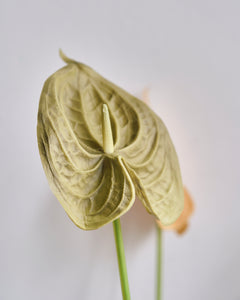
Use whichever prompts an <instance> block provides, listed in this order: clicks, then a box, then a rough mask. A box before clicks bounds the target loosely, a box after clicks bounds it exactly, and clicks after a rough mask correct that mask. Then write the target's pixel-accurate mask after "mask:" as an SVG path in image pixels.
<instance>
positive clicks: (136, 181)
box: [37, 53, 184, 230]
mask: <svg viewBox="0 0 240 300" xmlns="http://www.w3.org/2000/svg"><path fill="white" fill-rule="evenodd" d="M61 57H62V58H63V60H64V61H65V62H66V63H67V66H65V67H63V68H62V69H60V70H58V71H57V72H56V73H54V74H53V75H52V76H50V77H49V78H48V79H47V80H46V82H45V84H44V87H43V90H42V94H41V98H40V103H39V112H38V126H37V135H38V145H39V152H40V156H41V160H42V164H43V167H44V170H45V173H46V176H47V178H48V181H49V184H50V187H51V189H52V191H53V192H54V194H55V196H56V197H57V198H58V200H59V201H60V203H61V204H62V206H63V207H64V209H65V211H66V212H67V214H68V215H69V217H70V218H71V219H72V220H73V222H74V223H75V224H76V225H77V226H79V227H80V228H82V229H85V230H90V229H97V228H98V227H100V226H102V225H104V224H106V223H109V222H111V221H113V220H115V219H117V218H119V217H120V216H121V215H123V214H124V213H126V212H127V211H128V210H129V209H130V208H131V206H132V205H133V203H134V201H135V196H137V197H138V199H140V200H141V201H142V203H143V204H144V206H145V207H146V209H147V210H148V212H149V213H151V214H154V215H155V216H156V217H157V218H158V219H160V220H161V222H162V223H163V224H164V225H169V224H171V223H173V222H174V221H175V220H176V219H177V218H178V217H179V215H180V214H181V212H182V209H183V205H184V201H183V186H182V180H181V174H180V169H179V163H178V159H177V155H176V152H175V149H174V146H173V144H172V142H171V139H170V137H169V134H168V132H167V129H166V127H165V126H164V124H163V122H162V121H161V120H160V118H159V117H158V116H157V115H156V114H155V113H154V112H153V111H152V110H151V109H150V108H149V107H148V106H147V105H146V104H145V103H143V102H142V101H140V100H138V99H137V98H135V97H133V96H132V95H130V94H128V93H127V92H125V91H124V90H122V89H121V88H119V87H117V86H115V85H114V84H113V83H111V82H109V81H108V80H106V79H104V78H103V77H102V76H100V75H99V74H98V73H96V72H95V71H94V70H92V69H91V68H90V67H88V66H86V65H84V64H81V63H78V62H76V61H73V60H70V59H68V58H67V57H66V56H65V55H64V54H63V53H61ZM103 104H107V106H103ZM107 108H108V109H107ZM106 109H107V110H109V114H110V119H109V120H108V121H109V122H108V121H106V122H108V126H111V134H112V138H113V145H110V146H109V142H107V145H108V146H109V147H110V148H109V149H108V150H106V145H104V138H103V130H105V129H104V128H103V127H104V122H102V120H103V118H104V117H106V115H105V114H106ZM102 124H103V125H102ZM106 124H107V123H106ZM109 124H110V125H109ZM105 141H106V139H105ZM108 146H107V147H108ZM104 149H105V151H104Z"/></svg>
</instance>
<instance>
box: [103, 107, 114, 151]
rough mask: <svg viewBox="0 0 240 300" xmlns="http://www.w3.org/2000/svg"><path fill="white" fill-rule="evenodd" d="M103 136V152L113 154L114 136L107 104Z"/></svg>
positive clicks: (104, 112) (104, 109)
mask: <svg viewBox="0 0 240 300" xmlns="http://www.w3.org/2000/svg"><path fill="white" fill-rule="evenodd" d="M102 135H103V151H104V152H105V153H108V154H111V153H113V150H114V148H113V136H112V128H111V122H110V117H109V111H108V107H107V104H103V120H102Z"/></svg>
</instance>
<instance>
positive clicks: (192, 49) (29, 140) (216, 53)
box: [0, 0, 240, 300]
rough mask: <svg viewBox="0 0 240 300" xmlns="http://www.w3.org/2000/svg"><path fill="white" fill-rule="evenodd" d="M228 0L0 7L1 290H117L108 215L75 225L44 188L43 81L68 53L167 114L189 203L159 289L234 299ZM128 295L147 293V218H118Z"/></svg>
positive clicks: (11, 293) (232, 66)
mask: <svg viewBox="0 0 240 300" xmlns="http://www.w3.org/2000/svg"><path fill="white" fill-rule="evenodd" d="M239 15H240V2H239V1H237V0H236V1H233V0H230V1H219V0H218V1H217V0H216V1H211V0H210V1H209V0H204V1H190V0H189V1H187V0H183V1H178V0H175V1H174V0H170V1H153V0H151V1H137V0H136V1H130V0H128V1H127V0H122V1H107V0H100V1H98V0H95V1H86V0H84V1H83V0H78V1H72V0H70V1H46V0H41V1H10V0H9V1H7V0H3V1H1V4H0V33H1V35H0V36H1V48H0V54H1V55H0V76H1V78H0V82H1V85H0V86H1V87H0V89H1V94H0V95H1V107H0V139H1V162H0V164H1V180H0V182H1V206H0V207H1V211H0V241H1V245H0V299H1V300H2V299H3V300H5V299H11V300H12V299H18V300H20V299H24V300H26V299H27V300H28V299H31V300H32V299H34V300H42V299H44V300H50V299H51V300H52V299H58V300H63V299H64V300H65V299H67V300H79V299H83V300H85V299H86V300H94V299H104V300H105V299H106V300H107V299H109V300H110V299H116V300H120V299H121V290H120V284H119V276H118V268H117V261H116V254H115V245H114V239H113V232H112V226H111V224H110V225H107V226H104V227H103V228H101V229H99V230H96V231H91V232H84V231H82V230H80V229H78V228H77V227H75V226H74V225H73V224H72V222H71V221H70V219H69V218H68V217H67V215H66V214H65V212H64V210H63V208H62V207H61V206H60V204H59V203H58V201H57V200H56V199H55V197H54V196H53V195H52V193H51V191H50V189H49V187H48V183H47V180H46V178H45V174H44V172H43V169H42V166H41V163H40V158H39V154H38V148H37V139H36V121H37V109H38V100H39V96H40V92H41V89H42V86H43V83H44V80H45V79H46V78H47V77H48V76H50V75H51V74H52V73H53V72H55V71H56V70H57V69H59V68H61V67H62V66H63V65H64V63H63V62H62V61H61V60H60V59H59V57H58V49H59V48H60V47H61V48H62V49H63V50H64V52H65V53H66V54H67V55H68V56H69V57H72V58H74V59H76V60H79V61H81V62H84V63H86V64H88V65H90V66H92V67H93V68H94V69H95V70H97V71H98V72H99V73H100V74H102V75H103V76H105V77H106V78H108V79H110V80H111V81H113V82H115V83H116V84H118V85H120V86H121V87H123V88H124V89H126V90H128V91H129V92H131V93H133V94H135V95H138V96H140V95H141V91H142V90H143V89H144V88H145V87H148V88H149V89H150V98H151V106H152V108H153V109H154V110H155V111H156V113H157V114H158V115H159V116H160V117H161V118H162V119H163V120H164V122H165V123H166V125H167V127H168V129H169V131H170V134H171V137H172V139H173V141H174V144H175V147H176V149H177V152H178V155H179V160H180V164H181V169H182V174H183V180H184V183H185V185H186V186H187V187H188V189H189V191H190V192H191V194H192V196H193V197H194V200H195V205H196V210H195V214H194V216H193V218H192V219H191V220H190V227H189V230H188V231H187V233H186V234H185V235H184V236H182V237H179V236H177V235H176V234H175V233H173V232H166V233H164V241H163V243H164V271H163V277H164V282H163V285H164V291H163V299H164V300H176V299H177V300H202V299H206V300H215V299H216V300H239V299H240V284H239V279H240V259H239V253H240V239H239V238H240V228H239V227H240V226H239V225H240V201H239V194H240V189H239V179H240V175H239V169H240V160H239V153H240V142H239V140H240V131H239V129H240V128H239V127H240V118H239V113H240V100H239V70H240V59H239V56H240V34H239V28H240V18H239ZM122 224H123V235H124V242H125V248H126V257H127V264H128V271H129V281H130V289H131V295H132V299H133V300H141V299H142V300H145V299H154V276H155V242H156V239H155V233H156V232H155V227H154V220H153V218H152V217H151V216H149V215H148V214H147V213H146V212H145V210H144V208H143V207H142V205H141V204H140V203H136V205H135V206H134V207H133V208H132V210H131V211H130V212H129V213H128V214H127V215H125V216H124V217H123V218H122Z"/></svg>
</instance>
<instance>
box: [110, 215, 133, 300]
mask: <svg viewBox="0 0 240 300" xmlns="http://www.w3.org/2000/svg"><path fill="white" fill-rule="evenodd" d="M113 229H114V236H115V243H116V249H117V257H118V269H119V276H120V281H121V288H122V297H123V300H130V291H129V286H128V276H127V266H126V260H125V254H124V246H123V238H122V230H121V224H120V219H117V220H115V221H113Z"/></svg>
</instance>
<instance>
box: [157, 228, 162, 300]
mask: <svg viewBox="0 0 240 300" xmlns="http://www.w3.org/2000/svg"><path fill="white" fill-rule="evenodd" d="M161 296H162V230H161V228H160V227H159V226H158V225H157V298H156V299H157V300H161Z"/></svg>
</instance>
